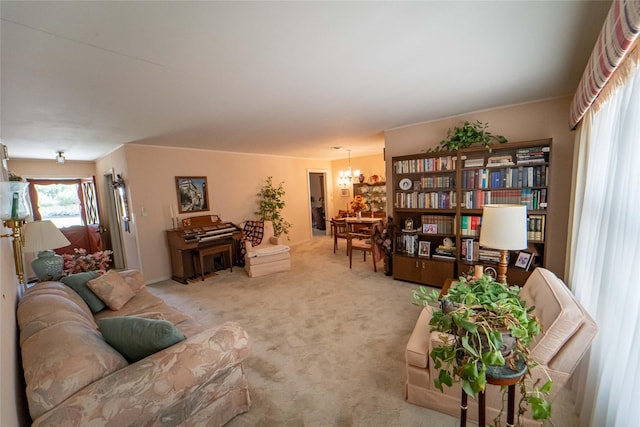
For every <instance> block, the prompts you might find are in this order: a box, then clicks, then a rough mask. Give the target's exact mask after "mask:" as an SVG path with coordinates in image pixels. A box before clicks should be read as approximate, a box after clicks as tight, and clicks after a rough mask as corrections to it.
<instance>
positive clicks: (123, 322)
mask: <svg viewBox="0 0 640 427" xmlns="http://www.w3.org/2000/svg"><path fill="white" fill-rule="evenodd" d="M98 329H99V330H100V332H101V333H102V336H103V337H104V339H105V341H107V343H108V344H109V345H110V346H111V347H113V348H115V349H116V350H117V351H118V352H119V353H120V354H122V355H123V356H124V358H125V359H127V361H129V363H134V362H136V361H138V360H140V359H144V358H145V357H147V356H150V355H152V354H153V353H155V352H157V351H160V350H162V349H165V348H167V347H170V346H172V345H174V344H176V343H178V342H180V341H182V340H183V339H185V336H184V335H183V334H182V332H180V331H179V330H178V329H177V328H176V327H175V326H173V324H172V323H171V322H169V321H167V320H156V319H146V318H143V317H128V316H118V317H108V318H106V319H102V320H100V322H99V323H98Z"/></svg>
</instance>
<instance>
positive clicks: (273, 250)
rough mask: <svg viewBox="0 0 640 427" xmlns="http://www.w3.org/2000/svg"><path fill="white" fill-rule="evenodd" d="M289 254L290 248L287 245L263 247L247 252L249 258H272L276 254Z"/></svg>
mask: <svg viewBox="0 0 640 427" xmlns="http://www.w3.org/2000/svg"><path fill="white" fill-rule="evenodd" d="M284 252H289V246H287V245H271V244H269V245H261V246H260V247H259V248H251V249H249V251H248V252H247V256H248V257H249V258H253V257H262V256H270V255H275V254H281V253H284Z"/></svg>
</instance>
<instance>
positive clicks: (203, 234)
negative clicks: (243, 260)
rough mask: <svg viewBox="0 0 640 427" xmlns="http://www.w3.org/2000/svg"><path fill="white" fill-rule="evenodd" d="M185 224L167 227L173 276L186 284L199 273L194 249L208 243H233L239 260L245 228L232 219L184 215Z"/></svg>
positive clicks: (236, 258) (235, 262)
mask: <svg viewBox="0 0 640 427" xmlns="http://www.w3.org/2000/svg"><path fill="white" fill-rule="evenodd" d="M181 223H182V228H178V229H173V230H167V240H168V242H169V252H170V254H171V278H172V279H173V280H175V281H178V282H180V283H184V284H185V285H186V284H187V283H188V280H189V279H194V278H195V276H196V267H195V266H194V264H193V256H192V251H193V250H194V249H202V248H205V247H209V246H215V245H223V244H232V245H233V253H234V259H233V260H231V262H232V263H234V264H237V263H238V261H239V258H238V257H239V255H238V254H239V248H240V240H241V239H242V230H240V228H239V227H238V226H237V225H235V224H232V223H230V222H223V221H222V220H221V219H220V217H218V216H217V215H201V216H192V217H189V218H184V219H183V220H182V221H181Z"/></svg>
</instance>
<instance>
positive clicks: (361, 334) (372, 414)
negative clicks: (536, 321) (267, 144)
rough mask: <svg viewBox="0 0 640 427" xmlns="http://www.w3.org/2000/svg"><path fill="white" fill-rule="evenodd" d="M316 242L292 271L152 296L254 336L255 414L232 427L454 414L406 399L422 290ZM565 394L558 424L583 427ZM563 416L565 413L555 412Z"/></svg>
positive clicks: (327, 241)
mask: <svg viewBox="0 0 640 427" xmlns="http://www.w3.org/2000/svg"><path fill="white" fill-rule="evenodd" d="M332 244H333V241H332V239H331V238H329V237H326V236H321V237H314V238H313V241H312V242H311V243H310V244H304V245H298V246H295V247H293V248H292V254H291V255H292V270H291V271H289V272H282V273H276V274H273V275H270V276H265V277H259V278H249V277H247V275H246V273H245V272H244V269H242V268H241V267H236V268H234V270H233V272H229V270H225V271H219V272H218V274H217V275H216V276H214V277H211V278H209V279H207V280H205V281H204V282H192V283H190V284H189V285H182V284H180V283H177V282H174V281H171V280H168V281H164V282H160V283H156V284H152V285H149V288H150V289H151V291H152V292H154V293H155V294H157V295H158V296H160V297H162V298H164V299H165V301H166V302H167V303H168V304H170V305H173V306H175V307H177V308H178V309H180V310H181V311H183V312H185V313H187V314H189V315H191V316H192V317H194V318H195V319H197V320H198V321H199V322H201V323H203V324H210V325H212V326H215V325H218V324H220V323H222V322H224V321H235V322H238V323H239V324H241V325H242V326H243V327H244V328H245V329H246V330H247V332H248V333H249V337H250V339H251V355H250V356H249V358H248V359H247V361H246V363H245V368H246V374H247V378H248V381H249V384H250V393H251V399H252V407H251V410H250V411H249V412H247V413H245V414H242V415H240V416H238V417H236V418H235V419H233V420H232V421H231V422H230V423H229V424H227V425H228V426H229V427H248V426H252V427H253V426H309V427H316V426H318V427H321V426H370V427H375V426H384V427H394V426H398V427H400V426H412V427H414V426H415V427H418V426H429V427H439V426H447V427H453V426H457V425H459V421H458V420H457V419H456V418H453V417H449V416H447V415H444V414H441V413H438V412H435V411H432V410H429V409H426V408H422V407H419V406H414V405H411V404H409V403H406V402H405V401H404V381H405V373H404V369H405V368H404V348H405V346H406V343H407V340H408V338H409V335H410V333H411V331H412V330H413V327H414V325H415V321H416V319H417V317H418V314H419V312H420V310H421V308H420V307H417V306H414V305H412V304H411V301H412V298H411V291H412V290H413V289H416V287H417V285H415V284H411V283H406V282H401V281H396V280H393V279H392V278H391V277H388V276H385V275H384V273H383V268H382V265H381V264H382V263H380V265H379V269H378V272H377V273H374V271H373V267H372V264H371V260H370V258H369V257H367V263H364V262H362V257H361V256H358V257H357V258H354V266H353V269H352V270H349V259H348V258H347V257H346V256H345V243H344V241H341V242H340V251H339V253H336V254H333V250H332ZM564 401H566V402H569V401H570V400H569V399H568V397H567V396H566V395H565V396H564V397H563V396H562V394H561V396H560V397H559V399H557V400H556V403H555V404H554V417H553V419H554V423H555V425H556V426H558V427H560V426H564V427H570V426H572V425H577V422H576V421H575V419H574V417H573V415H571V413H572V410H573V405H572V404H571V403H565V402H564ZM558 414H559V415H558Z"/></svg>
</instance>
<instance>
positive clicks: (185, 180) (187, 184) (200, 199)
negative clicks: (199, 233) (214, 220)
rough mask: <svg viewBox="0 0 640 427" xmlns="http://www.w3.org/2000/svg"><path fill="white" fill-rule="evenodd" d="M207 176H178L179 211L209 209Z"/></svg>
mask: <svg viewBox="0 0 640 427" xmlns="http://www.w3.org/2000/svg"><path fill="white" fill-rule="evenodd" d="M207 192H208V188H207V177H206V176H176V193H177V194H178V213H187V212H200V211H208V210H209V195H208V193H207Z"/></svg>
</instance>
